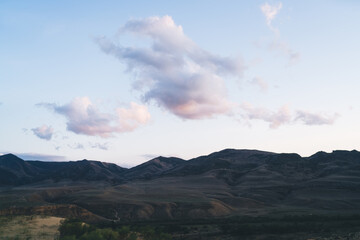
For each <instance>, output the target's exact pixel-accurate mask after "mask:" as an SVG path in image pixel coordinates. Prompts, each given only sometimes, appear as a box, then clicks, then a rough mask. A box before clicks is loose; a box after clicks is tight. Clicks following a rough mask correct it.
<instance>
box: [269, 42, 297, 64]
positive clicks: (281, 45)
mask: <svg viewBox="0 0 360 240" xmlns="http://www.w3.org/2000/svg"><path fill="white" fill-rule="evenodd" d="M269 49H270V50H272V51H277V52H279V53H281V54H283V55H284V56H286V57H287V58H288V59H289V64H294V63H296V62H297V61H298V60H299V59H300V53H298V52H295V51H294V50H293V49H291V48H290V47H289V46H288V44H286V43H285V42H281V41H280V40H279V39H276V40H274V41H272V42H271V43H270V45H269Z"/></svg>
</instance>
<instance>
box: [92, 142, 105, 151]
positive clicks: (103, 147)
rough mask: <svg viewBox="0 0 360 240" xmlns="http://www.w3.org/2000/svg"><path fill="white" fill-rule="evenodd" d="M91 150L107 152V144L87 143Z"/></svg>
mask: <svg viewBox="0 0 360 240" xmlns="http://www.w3.org/2000/svg"><path fill="white" fill-rule="evenodd" d="M89 145H90V147H91V148H98V149H101V150H108V149H109V147H108V143H89Z"/></svg>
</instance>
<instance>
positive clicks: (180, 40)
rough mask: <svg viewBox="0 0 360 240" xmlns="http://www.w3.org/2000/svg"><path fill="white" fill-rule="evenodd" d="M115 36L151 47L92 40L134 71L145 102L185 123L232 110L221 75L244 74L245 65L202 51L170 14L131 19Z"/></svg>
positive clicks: (235, 60) (101, 39)
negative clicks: (135, 39)
mask: <svg viewBox="0 0 360 240" xmlns="http://www.w3.org/2000/svg"><path fill="white" fill-rule="evenodd" d="M119 32H120V34H121V35H122V34H128V33H130V34H133V35H135V36H139V37H141V38H143V39H144V38H145V39H149V40H150V41H151V46H150V47H148V48H141V47H123V46H120V45H118V44H116V43H114V42H113V41H110V40H109V39H107V38H105V37H103V38H97V39H96V42H97V43H98V45H99V46H100V48H101V49H102V50H103V51H104V52H105V53H107V54H110V55H113V56H115V57H116V58H118V59H119V60H120V61H121V62H123V63H124V64H126V66H127V68H128V71H130V72H133V73H136V76H137V78H136V81H135V83H134V86H135V87H136V89H139V90H142V91H143V93H144V95H143V99H144V101H150V100H154V101H155V102H156V103H158V104H159V106H161V107H163V108H165V109H166V110H168V111H170V112H171V113H173V114H175V115H177V116H179V117H181V118H184V119H200V118H209V117H212V116H214V115H218V114H224V113H227V112H228V111H229V110H230V109H231V107H232V104H231V102H230V101H229V100H228V98H227V94H226V88H225V83H224V80H223V77H224V76H235V77H240V76H242V74H243V71H244V68H245V67H244V65H243V63H242V61H241V60H240V59H234V58H229V57H220V56H217V55H214V54H212V53H209V52H207V51H205V50H203V49H202V48H200V47H199V46H198V45H197V44H195V43H194V42H193V41H192V40H191V39H190V38H188V37H187V36H186V35H185V33H184V32H183V29H182V27H181V26H180V25H176V24H175V22H174V21H173V19H172V18H171V17H170V16H164V17H150V18H145V19H136V20H130V21H128V22H127V23H126V24H125V25H124V26H123V27H122V28H121V29H120V31H119Z"/></svg>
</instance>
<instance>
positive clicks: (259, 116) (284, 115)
mask: <svg viewBox="0 0 360 240" xmlns="http://www.w3.org/2000/svg"><path fill="white" fill-rule="evenodd" d="M241 108H242V110H243V111H244V112H245V113H244V114H243V117H244V118H245V119H250V120H253V119H254V120H263V121H265V122H268V123H269V124H270V128H274V129H275V128H278V127H279V126H281V125H284V124H287V123H290V122H291V113H290V110H289V108H288V107H287V106H283V107H281V108H280V109H279V110H278V111H275V112H274V111H270V110H268V109H266V108H262V107H254V106H253V105H251V104H249V103H244V104H242V105H241Z"/></svg>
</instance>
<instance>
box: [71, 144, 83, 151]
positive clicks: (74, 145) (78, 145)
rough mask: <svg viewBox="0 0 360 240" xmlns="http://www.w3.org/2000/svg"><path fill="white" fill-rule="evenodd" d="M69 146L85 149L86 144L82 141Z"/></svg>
mask: <svg viewBox="0 0 360 240" xmlns="http://www.w3.org/2000/svg"><path fill="white" fill-rule="evenodd" d="M68 147H69V148H72V149H82V150H84V149H85V147H84V145H83V144H81V143H74V144H68Z"/></svg>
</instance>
